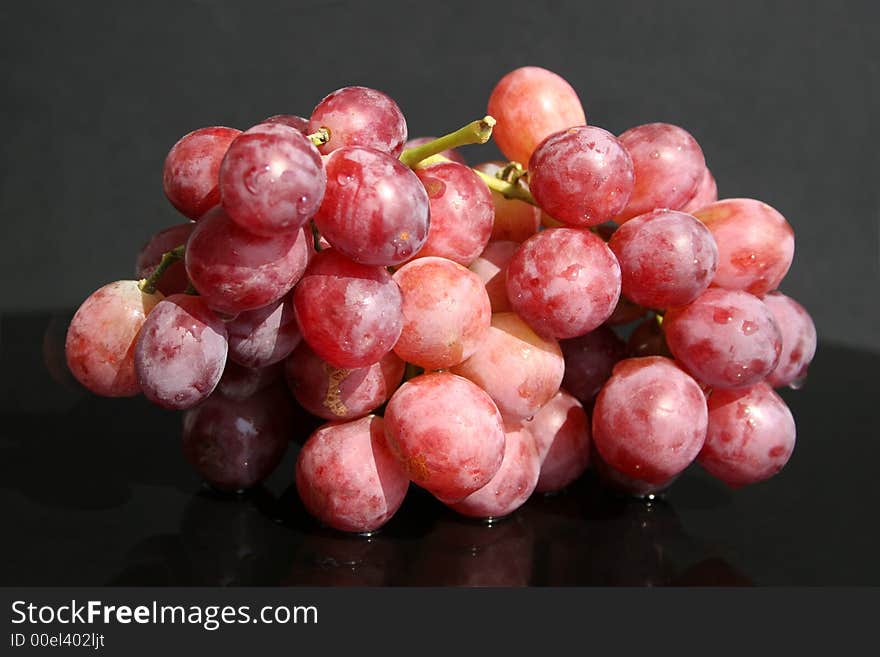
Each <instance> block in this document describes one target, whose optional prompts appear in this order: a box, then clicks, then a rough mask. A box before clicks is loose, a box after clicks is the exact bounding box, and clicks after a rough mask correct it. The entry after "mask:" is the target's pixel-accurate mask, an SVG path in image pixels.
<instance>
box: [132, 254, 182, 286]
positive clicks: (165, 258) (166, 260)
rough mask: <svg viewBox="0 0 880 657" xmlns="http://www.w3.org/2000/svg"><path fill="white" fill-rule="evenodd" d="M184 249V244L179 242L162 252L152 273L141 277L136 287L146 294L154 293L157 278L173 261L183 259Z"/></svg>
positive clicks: (160, 276)
mask: <svg viewBox="0 0 880 657" xmlns="http://www.w3.org/2000/svg"><path fill="white" fill-rule="evenodd" d="M184 251H185V245H183V244H181V245H180V246H178V247H176V248H173V249H171V250H170V251H167V252H165V253H163V254H162V259H161V260H160V261H159V264H158V265H156V268H155V269H154V270H153V273H152V274H150V275H149V276H148V277H147V278H144V279H142V280H141V281H140V282H139V283H138V287H139V288H140V290H141V292H144V293H146V294H153V293H155V292H156V284H157V283H158V282H159V279H160V278H162V274H164V273H165V270H166V269H168V268H169V267H170V266H171V265H173V264H174V263H175V262H177V261H178V260H183V254H184Z"/></svg>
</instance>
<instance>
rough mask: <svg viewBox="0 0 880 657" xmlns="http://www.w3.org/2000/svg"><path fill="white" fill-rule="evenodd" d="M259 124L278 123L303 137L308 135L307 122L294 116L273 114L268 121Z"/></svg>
mask: <svg viewBox="0 0 880 657" xmlns="http://www.w3.org/2000/svg"><path fill="white" fill-rule="evenodd" d="M260 123H280V124H282V125H286V126H289V127H291V128H293V129H294V130H296V131H297V132H301V133H302V134H304V135H308V134H309V120H308V119H304V118H303V117H301V116H297V115H296V114H275V115H274V116H270V117H269V118H268V119H263V120H262V121H260Z"/></svg>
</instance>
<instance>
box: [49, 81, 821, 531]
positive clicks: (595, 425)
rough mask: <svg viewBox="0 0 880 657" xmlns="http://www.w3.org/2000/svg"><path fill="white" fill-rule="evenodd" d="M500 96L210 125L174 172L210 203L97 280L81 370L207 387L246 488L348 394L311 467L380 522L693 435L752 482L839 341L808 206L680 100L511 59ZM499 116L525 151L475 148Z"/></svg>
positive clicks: (647, 461)
mask: <svg viewBox="0 0 880 657" xmlns="http://www.w3.org/2000/svg"><path fill="white" fill-rule="evenodd" d="M487 111H488V114H487V115H486V116H485V117H484V118H482V119H479V120H476V121H474V122H472V123H469V124H467V125H465V126H464V127H462V128H460V129H458V130H455V131H453V132H450V133H449V134H446V135H444V136H442V137H439V138H434V137H418V138H410V137H409V135H408V132H407V124H406V120H405V118H404V115H403V113H402V112H401V110H400V108H399V107H398V105H397V103H396V102H395V101H394V100H393V99H392V98H390V97H389V96H388V95H386V94H384V93H382V92H380V91H377V90H375V89H369V88H366V87H359V86H352V87H345V88H343V89H339V90H337V91H334V92H333V93H331V94H329V95H328V96H326V97H325V98H324V99H322V100H321V101H320V102H319V103H318V104H317V106H316V107H315V109H314V110H313V111H312V113H311V115H310V116H309V117H308V118H305V117H300V116H296V115H290V114H279V115H275V116H271V117H269V118H267V119H265V120H263V121H261V122H260V123H258V124H256V125H254V126H250V127H246V126H243V127H246V129H245V130H239V129H236V128H230V127H224V126H209V127H204V128H199V129H197V130H194V131H193V132H190V133H189V134H187V135H185V136H183V137H182V138H181V139H180V140H179V141H178V142H177V143H176V144H174V146H173V147H172V148H171V150H170V151H169V153H168V156H167V158H166V160H165V164H164V170H163V173H162V184H163V188H164V191H165V195H166V196H167V197H168V200H169V201H170V203H171V204H172V205H173V206H174V208H175V209H176V210H177V211H179V212H180V213H181V215H182V218H181V220H180V222H178V223H177V224H175V225H173V226H169V227H164V228H162V229H161V230H159V231H158V232H156V234H155V235H154V236H153V237H152V239H150V241H149V242H148V243H147V244H146V245H145V246H144V247H143V248H142V249H141V252H140V253H139V254H138V255H137V258H136V263H135V275H136V277H137V279H136V280H134V279H133V280H121V281H115V282H111V283H108V284H107V285H105V286H103V287H101V288H100V289H98V290H97V291H95V292H94V293H92V294H91V295H90V296H89V297H88V298H87V299H86V300H85V301H84V302H83V304H82V305H81V306H80V308H79V310H78V311H77V312H76V314H75V316H74V317H73V320H72V321H71V324H70V327H69V329H68V333H67V341H66V355H67V363H68V365H69V367H70V370H71V372H72V373H73V374H74V376H75V377H76V378H77V379H78V380H79V381H80V382H81V383H82V384H83V385H84V386H85V387H86V388H88V389H89V390H91V391H92V392H94V393H95V394H98V395H103V396H108V397H125V396H133V395H137V394H143V395H144V396H145V397H147V399H149V400H150V401H152V402H154V403H156V404H158V405H160V406H162V407H165V408H170V409H180V410H182V411H184V414H183V427H184V430H183V445H182V451H183V455H184V457H185V458H186V460H187V461H188V462H189V463H190V464H191V465H192V466H193V468H195V470H196V471H197V472H198V473H199V474H200V475H201V477H202V478H203V479H205V480H206V481H207V482H208V483H210V484H211V485H212V486H215V487H217V488H220V489H226V490H232V491H240V490H244V489H247V488H250V487H253V486H255V485H257V484H259V483H260V482H261V481H262V480H264V479H265V478H266V477H267V476H268V475H269V474H270V473H271V472H272V471H273V470H274V469H276V468H277V467H278V464H279V463H280V462H281V460H282V457H283V455H284V453H285V451H286V449H287V447H288V444H289V442H290V439H291V438H292V437H294V436H295V435H296V433H297V429H302V426H303V423H304V418H307V417H311V418H312V419H314V420H315V426H317V425H318V423H320V422H325V423H324V424H321V425H320V426H319V427H318V428H317V429H316V430H315V431H314V432H313V433H312V434H311V435H310V436H309V438H308V439H307V440H306V441H305V443H304V445H303V447H302V449H301V451H300V452H299V456H298V460H297V465H296V469H295V472H291V473H290V475H291V477H295V483H296V489H297V491H298V493H299V495H300V498H301V500H302V502H303V505H304V507H305V508H306V510H307V511H308V512H309V513H310V514H312V515H313V516H314V517H315V518H316V519H317V520H318V521H319V522H321V523H322V524H324V525H325V526H328V527H332V528H335V529H337V530H339V531H343V532H354V533H369V532H373V531H376V530H378V529H379V528H381V527H382V526H383V525H384V524H385V523H387V522H388V521H389V520H390V519H391V518H392V517H393V516H394V514H395V513H396V512H397V511H398V509H399V508H400V507H401V505H402V504H403V502H404V499H405V497H406V494H407V490H408V489H409V486H410V484H415V485H416V486H420V487H422V488H424V489H426V490H427V491H429V492H430V493H431V494H433V495H434V496H435V497H436V498H437V499H438V500H440V501H441V502H442V503H444V504H446V505H448V506H449V507H450V508H451V509H453V510H454V511H456V512H458V513H461V514H463V515H465V516H469V517H475V518H482V519H490V520H494V519H498V518H501V517H504V516H507V515H509V514H511V513H513V512H515V511H516V509H517V508H519V507H520V506H521V505H522V504H524V503H525V502H526V501H527V500H528V499H529V497H530V496H532V495H533V494H539V493H549V492H554V491H558V490H561V489H562V488H564V487H566V486H569V485H570V484H572V482H574V481H575V480H577V479H578V478H579V477H581V476H582V475H583V474H584V472H585V471H586V470H587V469H588V468H590V467H592V468H593V469H594V470H595V472H596V475H597V477H598V478H599V481H601V482H603V483H604V484H605V485H607V486H608V487H610V488H613V489H614V490H616V491H618V492H620V493H624V494H628V495H632V496H638V497H642V496H648V495H654V494H657V493H659V492H661V491H663V490H664V489H665V488H667V487H668V486H669V485H671V484H672V482H673V481H674V480H675V479H676V478H677V477H678V476H679V475H680V474H681V473H682V472H683V471H684V470H685V469H686V468H688V467H689V466H690V465H691V464H692V463H694V462H696V463H697V464H699V466H701V467H702V468H704V469H705V470H706V471H707V472H708V473H709V474H711V475H713V476H715V477H717V478H718V479H720V480H721V481H723V482H725V483H726V484H728V485H729V486H731V487H734V488H736V487H740V486H744V485H747V484H754V483H757V482H760V481H763V480H766V479H768V478H769V477H772V476H773V475H774V474H776V473H777V472H779V471H780V470H781V469H782V468H783V467H784V466H785V464H786V462H787V461H788V460H789V458H790V456H791V454H792V451H793V449H794V446H795V435H796V430H795V422H794V418H793V417H792V414H791V412H790V411H789V409H788V407H787V406H786V404H785V402H784V401H783V400H782V398H781V397H780V396H779V395H778V394H777V393H776V392H775V391H774V388H780V387H783V386H790V387H793V388H797V387H799V386H800V385H801V384H802V382H803V380H804V378H805V377H806V373H807V368H808V366H809V364H810V361H811V360H812V358H813V355H814V353H815V351H816V341H817V337H816V328H815V326H814V324H813V321H812V319H811V318H810V315H809V314H808V312H807V311H806V310H805V309H804V308H803V306H801V305H800V304H799V303H798V302H797V301H795V300H794V299H792V298H790V297H788V296H786V295H785V294H784V293H782V292H780V291H779V286H780V283H781V282H782V281H783V279H784V277H785V275H786V273H787V272H788V270H789V267H790V266H791V263H792V258H793V256H794V232H793V230H792V228H791V226H790V225H789V223H788V222H787V221H786V219H785V217H784V216H783V215H782V214H781V213H780V212H778V211H777V210H776V209H774V208H772V207H770V206H769V205H767V204H765V203H762V202H761V201H759V200H755V199H749V198H722V199H720V200H719V198H718V187H717V183H716V180H715V177H714V175H713V173H712V172H711V171H710V170H709V168H708V167H707V165H706V161H705V157H704V154H703V151H702V149H701V148H700V145H699V144H698V143H697V141H696V139H694V137H693V136H692V135H691V134H690V133H688V132H687V131H686V130H685V129H684V128H682V127H680V126H676V125H671V124H668V123H649V124H645V125H639V126H635V127H632V128H630V129H629V130H627V131H625V132H624V133H623V134H621V135H618V136H615V135H613V134H611V133H610V132H608V131H607V130H604V129H602V128H601V127H598V126H595V125H588V124H587V119H586V113H585V111H584V108H583V106H582V104H581V101H580V98H579V97H578V95H577V93H576V92H575V90H574V88H573V87H572V86H571V85H570V84H569V83H568V82H567V81H566V80H564V79H563V78H562V77H560V76H559V75H557V74H555V73H552V72H551V71H547V70H545V69H542V68H539V67H534V66H530V67H524V68H519V69H516V70H514V71H512V72H510V73H508V74H507V75H505V76H504V77H503V78H501V80H499V81H498V83H497V84H496V86H495V88H494V89H493V90H492V92H491V94H490V96H489V98H488V101H487ZM492 137H494V138H495V140H496V143H497V145H498V147H499V148H500V150H501V152H502V153H503V154H504V156H505V157H507V158H509V161H487V162H482V163H480V164H477V165H476V166H474V167H470V166H468V164H467V162H466V160H465V159H464V158H463V157H462V155H461V154H460V153H459V152H458V151H457V150H456V149H458V148H459V147H461V146H465V145H469V144H482V143H486V142H487V141H488V140H489V139H490V138H492ZM722 182H723V181H722Z"/></svg>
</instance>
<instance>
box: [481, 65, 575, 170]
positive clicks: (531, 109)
mask: <svg viewBox="0 0 880 657" xmlns="http://www.w3.org/2000/svg"><path fill="white" fill-rule="evenodd" d="M487 111H488V113H489V114H490V115H491V116H493V117H494V118H495V119H496V120H497V121H498V123H497V125H496V126H495V130H494V132H493V135H492V136H493V137H494V138H495V142H496V143H497V144H498V148H499V149H501V152H502V153H504V157H506V158H507V159H508V160H513V161H516V162H520V163H521V164H523V165H525V164H526V163H527V162H528V161H529V157H531V155H532V151H534V150H535V148H536V147H537V146H538V144H540V143H541V142H542V141H543V140H544V139H545V138H546V137H548V136H549V135H551V134H553V133H554V132H559V131H560V130H565V129H566V128H570V127H572V126H578V125H586V123H587V117H586V116H585V115H584V108H583V107H582V106H581V101H580V99H579V98H578V96H577V93H576V92H575V90H574V89H572V87H571V85H570V84H569V83H568V82H566V81H565V80H564V79H563V78H562V77H560V76H559V75H557V74H556V73H553V72H552V71H548V70H547V69H544V68H539V67H537V66H524V67H522V68H518V69H515V70H513V71H511V72H510V73H508V74H507V75H505V76H504V77H503V78H501V79H500V80H499V81H498V83H497V84H496V85H495V88H494V89H492V94H491V95H490V96H489V105H488V110H487Z"/></svg>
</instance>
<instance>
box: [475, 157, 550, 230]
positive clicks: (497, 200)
mask: <svg viewBox="0 0 880 657" xmlns="http://www.w3.org/2000/svg"><path fill="white" fill-rule="evenodd" d="M506 164H507V163H506V162H500V161H497V160H496V161H492V162H483V163H482V164H478V165H477V166H475V167H474V169H476V170H477V171H481V172H483V173H486V174H489V175H490V176H494V175H495V174H497V173H498V172H499V171H501V169H503V168H504V167H505V166H506ZM519 185H520V186H522V187H524V188H525V189H528V184H526V183H525V181H524V180H522V181H520V182H519ZM491 194H492V203H493V204H494V206H495V220H494V221H493V223H492V233H491V234H490V235H489V242H490V243H491V242H505V241H511V242H517V243H522V242H525V241H526V240H527V239H528V238H530V237H531V236H532V235H534V234H535V233H537V232H538V228H539V227H540V225H541V208H538V207H535V206H534V205H532V204H530V203H526V202H525V201H519V200H517V199H508V198H505V197H504V195H503V194H501V193H500V192H496V191H495V190H492V192H491Z"/></svg>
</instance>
